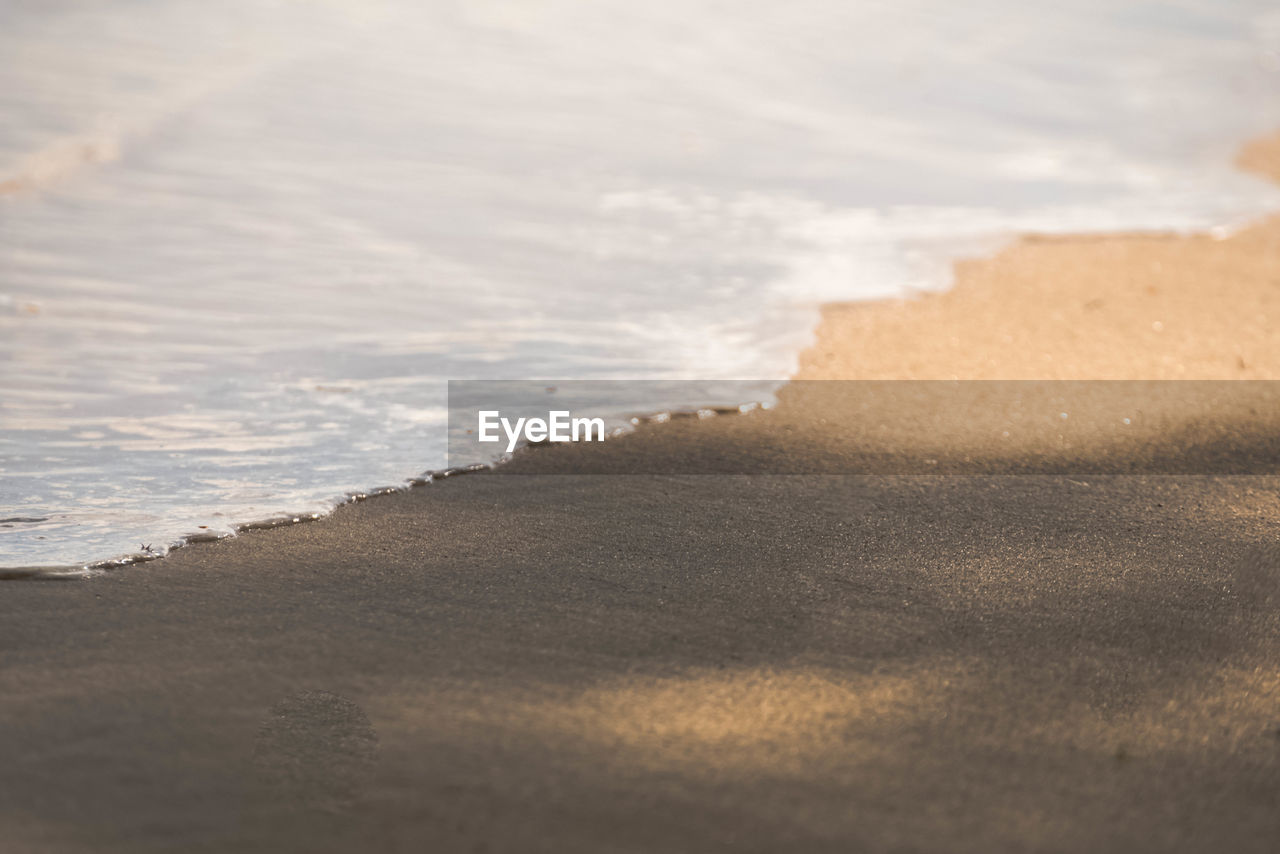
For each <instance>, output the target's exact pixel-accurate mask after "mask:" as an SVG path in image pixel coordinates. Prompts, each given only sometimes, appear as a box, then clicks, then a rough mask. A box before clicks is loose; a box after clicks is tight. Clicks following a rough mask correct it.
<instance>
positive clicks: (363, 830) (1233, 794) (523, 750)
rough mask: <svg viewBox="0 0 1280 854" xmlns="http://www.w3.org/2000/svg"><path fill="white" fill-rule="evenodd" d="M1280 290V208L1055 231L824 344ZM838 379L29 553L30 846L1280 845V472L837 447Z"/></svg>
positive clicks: (1222, 371)
mask: <svg viewBox="0 0 1280 854" xmlns="http://www.w3.org/2000/svg"><path fill="white" fill-rule="evenodd" d="M1257 150H1258V151H1262V152H1268V151H1269V152H1274V151H1275V150H1280V145H1277V144H1276V143H1275V142H1273V143H1272V146H1271V147H1270V148H1267V147H1266V146H1261V147H1259V148H1258V149H1257ZM1250 156H1251V157H1255V158H1256V157H1257V156H1259V155H1250ZM1267 156H1272V157H1274V154H1270V155H1267ZM1250 162H1254V161H1252V160H1251V161H1250ZM1261 162H1266V157H1265V156H1264V157H1262V161H1261ZM1157 264H1158V265H1159V267H1158V269H1157V267H1156V266H1155V265H1157ZM1153 289H1154V290H1153ZM1278 302H1280V219H1276V220H1271V221H1268V222H1264V223H1260V224H1258V225H1255V226H1253V227H1251V228H1249V229H1248V230H1246V231H1244V232H1242V233H1241V234H1239V235H1236V236H1233V237H1230V238H1227V239H1223V240H1215V239H1213V238H1211V237H1187V238H1181V237H1149V236H1143V237H1115V238H1105V239H1099V238H1092V239H1088V240H1083V239H1080V240H1070V239H1053V240H1043V239H1039V240H1038V239H1028V240H1025V241H1023V242H1020V243H1019V244H1017V245H1015V246H1013V247H1011V248H1010V249H1008V250H1006V251H1005V252H1002V253H1000V254H999V255H997V256H996V257H994V258H992V259H987V260H984V261H971V262H964V263H962V264H961V265H960V266H959V269H958V279H957V287H956V288H955V290H953V291H952V292H950V293H948V294H944V295H940V296H935V297H926V298H922V299H919V300H911V301H903V302H893V303H884V304H873V305H855V306H833V307H830V308H829V309H828V310H827V312H826V313H825V316H824V321H823V324H822V327H821V328H820V330H819V337H818V341H817V343H816V344H815V346H814V348H813V349H812V350H811V351H810V352H809V353H807V354H806V355H805V357H804V360H803V367H802V370H801V372H800V376H801V377H803V378H806V379H851V378H872V379H875V378H938V377H942V378H946V377H951V376H958V377H962V378H1011V377H1034V378H1057V379H1063V378H1068V379H1095V378H1104V377H1112V378H1114V377H1129V378H1189V377H1199V378H1240V377H1247V378H1251V379H1259V378H1275V376H1276V375H1277V374H1280V361H1278V360H1280V347H1277V346H1276V344H1277V341H1276V336H1277V332H1276V329H1277V325H1278V324H1280V305H1277V303H1278ZM1157 322H1159V323H1160V324H1161V325H1162V328H1161V329H1160V330H1156V329H1155V328H1154V326H1153V324H1155V323H1157ZM824 388H826V389H827V391H826V392H824V391H823V389H824ZM842 388H846V386H844V385H842V384H828V385H826V386H823V385H822V384H797V385H796V386H793V387H792V388H791V389H790V390H788V391H787V392H786V393H785V394H784V396H783V400H782V404H781V405H780V407H779V408H778V409H777V410H774V411H773V412H768V413H757V414H753V415H749V416H743V417H733V418H715V419H710V420H707V421H696V420H688V421H679V422H673V423H671V424H666V425H659V426H654V427H651V428H646V429H644V430H641V431H640V432H639V433H638V434H636V435H633V436H630V437H624V438H622V439H619V440H617V441H613V442H609V443H606V444H605V445H604V446H601V447H599V448H589V447H585V446H583V447H574V448H563V447H557V448H555V449H549V450H540V451H536V452H534V453H530V454H527V455H525V456H524V458H523V459H521V460H519V461H517V462H516V463H514V464H513V465H512V466H511V468H510V470H509V472H508V473H507V474H482V475H468V476H464V477H457V478H450V479H447V480H445V481H442V482H440V483H436V484H433V485H431V486H428V487H425V488H421V489H416V490H413V491H412V492H410V493H407V494H404V495H398V496H393V497H388V498H379V499H374V500H370V501H367V502H364V503H360V504H356V505H351V506H348V507H345V508H342V509H341V510H339V511H338V512H337V513H335V514H334V515H333V516H332V517H331V518H329V519H326V520H323V521H321V522H317V523H313V524H307V525H299V526H293V527H289V528H282V529H275V530H269V531H261V532H255V533H252V534H247V535H244V536H242V537H240V538H238V539H235V540H230V541H224V542H219V543H215V544H206V545H200V546H195V547H191V548H187V549H183V550H180V551H178V552H176V553H174V554H173V555H171V556H170V557H168V558H166V559H164V560H161V561H156V562H153V563H150V564H146V565H144V566H140V567H136V568H130V569H125V570H121V571H118V572H115V573H112V574H110V575H108V576H105V577H101V578H98V579H94V580H91V581H77V582H60V583H54V582H49V583H35V582H12V583H6V584H4V585H3V587H2V589H0V592H2V593H3V596H2V597H0V721H3V724H4V725H3V726H2V727H0V757H3V759H4V761H3V762H2V763H0V848H2V849H3V850H5V851H15V852H27V851H57V852H62V851H128V852H147V851H198V850H216V851H222V850H236V851H351V850H373V851H415V852H417V851H520V852H524V851H548V852H552V851H554V852H563V851H583V852H588V851H589V852H599V851H620V852H621V851H718V850H734V851H778V850H797V851H850V850H868V851H913V850H922V851H973V852H979V851H983V852H985V851H992V850H1037V851H1056V850H1063V851H1065V850H1102V851H1148V850H1149V851H1171V850H1172V851H1210V850H1240V851H1269V850H1273V849H1274V845H1275V839H1276V838H1278V837H1280V665H1278V664H1277V662H1280V546H1277V542H1278V541H1277V523H1278V522H1280V478H1277V477H1275V476H1274V475H1271V474H1264V475H1253V476H1239V475H1236V476H1229V475H1221V474H1219V475H1212V476H1209V475H1193V474H1186V473H1185V472H1189V471H1218V470H1220V469H1216V468H1214V466H1215V465H1217V464H1218V463H1220V462H1221V457H1220V453H1219V451H1215V450H1213V449H1211V448H1209V447H1208V446H1206V445H1203V444H1199V445H1197V444H1192V445H1190V446H1188V445H1186V444H1178V445H1177V446H1176V447H1173V446H1172V445H1171V447H1173V450H1175V451H1176V455H1173V454H1171V455H1169V456H1168V457H1167V458H1169V459H1172V458H1173V457H1174V456H1176V458H1177V460H1178V466H1177V467H1176V468H1175V469H1173V470H1176V471H1180V472H1183V473H1182V474H1144V475H1097V474H1087V473H1085V472H1090V471H1093V470H1096V469H1097V468H1098V467H1097V466H1096V465H1095V463H1096V460H1095V456H1096V455H1098V454H1099V453H1100V450H1099V448H1100V446H1099V445H1098V444H1097V443H1093V442H1089V441H1081V442H1079V443H1076V444H1073V445H1071V446H1070V447H1064V448H1059V453H1060V454H1061V455H1062V456H1061V458H1062V460H1063V461H1064V462H1065V463H1066V464H1068V468H1069V469H1070V471H1071V473H1068V474H1060V475H1025V474H1021V475H1014V474H1012V472H1016V471H1020V470H1022V469H1021V465H1022V463H1023V462H1025V458H1026V453H1027V449H1026V446H1022V445H1017V444H1015V445H1011V446H999V447H997V448H996V449H995V450H994V451H992V452H990V453H987V454H985V455H984V456H982V457H981V460H982V465H981V467H979V468H977V469H974V470H975V471H979V472H980V473H979V474H968V475H963V476H961V475H953V476H943V475H940V476H921V475H899V474H873V475H852V474H838V475H837V474H822V473H820V472H823V471H842V470H856V467H854V466H852V465H850V467H849V468H842V466H841V464H840V463H841V461H842V460H848V459H856V458H858V456H859V454H860V453H861V450H860V448H861V447H862V446H861V445H860V439H859V435H858V434H856V433H855V434H853V435H850V434H848V433H846V432H841V431H835V430H833V429H832V427H831V424H832V418H831V413H832V412H833V411H834V410H833V407H836V406H838V405H839V404H840V400H839V399H837V398H838V395H839V393H840V392H839V390H840V389H842ZM832 395H836V397H832ZM1215 411H1216V413H1217V414H1216V415H1215V416H1213V417H1215V418H1216V419H1217V424H1216V425H1215V426H1216V428H1217V429H1218V434H1219V435H1225V436H1230V437H1232V439H1233V444H1231V445H1230V447H1232V448H1237V447H1239V448H1253V449H1254V450H1255V451H1256V450H1257V449H1259V448H1261V449H1263V452H1260V453H1255V454H1254V455H1253V456H1247V455H1246V456H1245V457H1242V459H1244V460H1245V465H1246V469H1245V470H1249V471H1254V470H1256V471H1264V472H1270V471H1272V466H1273V463H1274V458H1273V456H1271V455H1269V453H1267V452H1266V449H1267V448H1269V447H1270V445H1269V444H1268V443H1269V442H1272V441H1273V440H1274V435H1273V434H1272V433H1271V426H1270V425H1271V422H1270V421H1267V420H1265V419H1264V420H1262V421H1258V420H1256V419H1253V418H1252V416H1248V417H1247V415H1246V413H1247V407H1246V408H1244V409H1232V408H1230V407H1227V408H1224V409H1218V410H1215ZM1255 414H1256V413H1255ZM1197 423H1198V424H1199V426H1200V427H1201V428H1203V427H1204V422H1203V418H1202V419H1201V420H1200V421H1199V422H1197ZM900 435H901V436H902V437H905V438H899V439H897V440H895V439H894V438H892V436H890V437H889V438H884V437H881V438H880V439H879V440H878V441H880V442H881V443H887V445H888V446H889V447H894V446H895V445H894V443H895V441H896V442H897V443H898V445H897V447H900V448H902V449H903V450H904V452H912V453H915V452H916V451H918V450H919V448H918V447H913V446H911V442H916V441H918V440H919V436H920V435H924V434H923V433H922V432H920V431H917V432H915V433H913V432H911V431H910V430H908V431H905V432H902V433H901V434H900ZM932 435H934V436H937V435H939V432H938V431H935V432H934V433H933V434H932ZM941 435H943V437H944V441H943V443H942V444H943V445H944V446H947V447H951V448H960V449H963V448H965V447H967V446H966V444H965V443H966V442H968V441H969V440H970V439H972V438H973V437H971V436H968V435H967V434H966V428H965V426H964V425H963V424H960V425H951V426H949V427H948V429H946V430H945V431H941ZM1157 438H1158V437H1157ZM1034 440H1035V437H1034V436H1033V437H1031V439H1029V440H1028V441H1034ZM1002 448H1003V450H1002ZM1195 454H1204V455H1205V458H1204V459H1203V460H1198V459H1197V458H1195V456H1194V455H1195ZM1215 454H1217V456H1215ZM1188 455H1191V456H1190V457H1189V456H1188ZM916 456H918V454H916ZM964 456H965V455H964V454H963V453H962V454H959V455H958V458H964ZM780 459H784V460H786V461H787V464H788V465H789V466H793V467H794V468H792V469H790V470H795V471H806V472H814V473H810V474H804V475H787V474H769V473H767V472H770V471H778V470H779V466H778V460H780ZM716 460H719V461H721V463H720V464H719V468H718V469H717V464H716ZM753 461H754V462H755V463H756V465H755V467H754V469H753V468H752V466H751V465H750V464H751V463H752V462H753ZM691 463H692V464H703V465H704V467H705V468H707V469H708V470H720V471H734V470H739V471H741V470H755V471H759V472H765V473H758V474H751V475H742V474H704V475H677V474H645V473H643V472H646V471H655V470H658V471H679V470H681V469H682V467H687V466H688V465H690V464H691ZM574 470H591V471H605V472H614V473H615V474H614V475H612V476H609V475H582V474H573V475H567V474H559V473H556V472H564V471H574ZM1151 470H1157V471H1158V470H1160V469H1158V467H1157V468H1155V469H1151ZM1233 470H1234V469H1233Z"/></svg>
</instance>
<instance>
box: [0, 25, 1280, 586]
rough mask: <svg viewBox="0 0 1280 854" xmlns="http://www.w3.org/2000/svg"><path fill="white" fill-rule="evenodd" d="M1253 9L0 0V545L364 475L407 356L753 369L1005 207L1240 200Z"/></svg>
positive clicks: (403, 403)
mask: <svg viewBox="0 0 1280 854" xmlns="http://www.w3.org/2000/svg"><path fill="white" fill-rule="evenodd" d="M1271 7H1273V4H1271V3H1269V2H1236V1H1235V0H1232V2H1208V0H1206V2H1199V3H1190V2H1188V3H1174V4H1169V3H1159V4H1155V3H1133V2H1105V3H1104V2H1080V3H1071V4H1048V3H1015V2H1011V0H1003V1H1002V2H979V3H970V4H962V5H957V4H952V3H944V2H940V0H928V2H921V0H914V2H893V3H861V4H844V3H834V2H823V3H818V2H795V3H787V4H778V3H763V2H760V3H756V2H733V3H728V2H689V0H682V2H679V3H676V2H657V3H646V4H636V3H629V2H593V3H589V4H583V3H567V2H536V1H535V0H520V2H511V3H493V2H474V1H473V0H469V2H466V3H413V4H408V3H406V4H398V5H384V4H380V3H377V2H367V0H361V2H354V0H353V2H330V3H323V4H307V5H302V4H295V3H288V2H278V3H265V2H258V0H253V2H248V0H244V2H220V3H195V2H190V3H187V2H134V3H121V4H111V5H108V4H98V3H89V2H83V3H75V2H59V3H49V4H44V3H19V2H12V0H11V1H10V2H3V0H0V15H2V16H3V19H4V24H5V25H4V26H3V27H0V56H4V57H5V61H4V62H3V63H0V566H9V567H13V566H36V567H58V566H64V567H65V566H75V565H81V564H84V563H86V562H91V561H97V560H101V559H106V558H112V557H117V556H121V555H125V554H129V553H133V552H137V551H138V548H139V545H140V544H142V543H147V544H150V545H151V546H152V548H153V550H154V551H156V552H163V551H164V550H165V548H167V547H168V545H170V544H172V543H175V542H178V541H180V540H182V539H183V538H184V537H185V536H187V535H189V534H193V533H196V534H204V535H215V534H218V533H225V532H229V531H231V530H233V528H234V526H235V525H236V524H238V523H244V522H250V521H254V520H261V519H267V518H272V517H276V516H279V515H281V514H291V515H297V514H312V513H323V512H325V511H327V510H328V509H330V508H331V507H332V506H333V505H334V503H335V502H337V501H339V500H342V497H343V496H344V495H346V494H348V493H350V492H355V491H364V490H369V489H371V488H376V487H382V486H388V485H397V484H403V483H404V482H405V481H406V480H407V479H409V478H412V477H414V476H416V475H418V474H419V473H421V472H423V471H426V470H431V469H435V468H440V467H442V466H443V465H444V459H445V448H446V442H445V428H444V424H445V420H446V413H445V380H446V379H449V378H459V379H460V378H537V377H542V378H556V379H562V378H583V379H587V378H619V377H627V378H634V377H644V378H653V379H657V378H671V379H705V380H716V379H725V378H742V377H752V378H761V379H765V380H777V379H781V378H784V377H786V376H787V375H788V373H789V372H790V371H791V369H792V367H793V366H794V363H795V357H796V354H797V353H798V352H799V350H800V349H801V348H802V347H803V346H804V344H805V343H806V342H807V341H808V340H809V336H810V334H811V330H812V327H813V324H814V320H815V318H816V311H817V307H818V306H819V305H820V304H821V303H822V302H824V301H829V300H848V299H859V298H870V297H877V296H885V295H891V294H901V293H904V292H909V291H912V290H922V289H936V288H942V287H945V286H946V285H947V284H948V277H949V264H950V261H951V259H953V258H954V257H956V256H958V255H963V254H972V253H979V252H985V251H989V250H990V249H991V248H992V247H994V246H996V245H998V244H999V242H1000V241H1001V240H1002V239H1005V238H1006V237H1007V236H1008V235H1010V234H1012V233H1014V232H1017V231H1028V230H1033V231H1044V232H1063V231H1109V230H1116V229H1158V230H1167V229H1177V230H1184V229H1203V228H1210V227H1215V226H1231V225H1233V224H1236V223H1239V222H1242V221H1244V220H1245V219H1247V218H1249V217H1252V216H1255V215H1257V214H1259V213H1261V212H1264V211H1270V210H1275V209H1277V208H1280V193H1278V192H1277V191H1276V190H1275V189H1274V188H1272V187H1271V186H1269V185H1266V184H1265V183H1263V182H1262V181H1260V180H1257V179H1254V178H1251V177H1249V176H1245V175H1241V174H1238V173H1236V172H1235V171H1233V170H1232V168H1231V165H1230V161H1231V157H1232V155H1233V152H1234V150H1235V147H1236V146H1237V145H1238V144H1239V142H1241V141H1242V140H1244V139H1246V138H1248V137H1250V136H1252V135H1254V134H1257V133H1261V132H1265V131H1269V130H1271V129H1273V128H1274V127H1276V126H1280V98H1278V97H1277V94H1280V14H1278V13H1277V12H1276V11H1275V10H1274V9H1273V8H1271ZM707 402H708V403H712V402H718V401H707ZM605 404H608V405H609V406H612V407H614V408H615V409H617V408H618V407H621V406H624V402H619V401H601V405H602V406H604V405H605ZM671 404H672V401H669V400H663V399H660V398H655V399H652V400H635V401H629V402H625V405H626V406H629V407H630V408H632V409H634V410H635V411H652V410H658V409H661V408H663V407H665V406H669V405H671Z"/></svg>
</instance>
